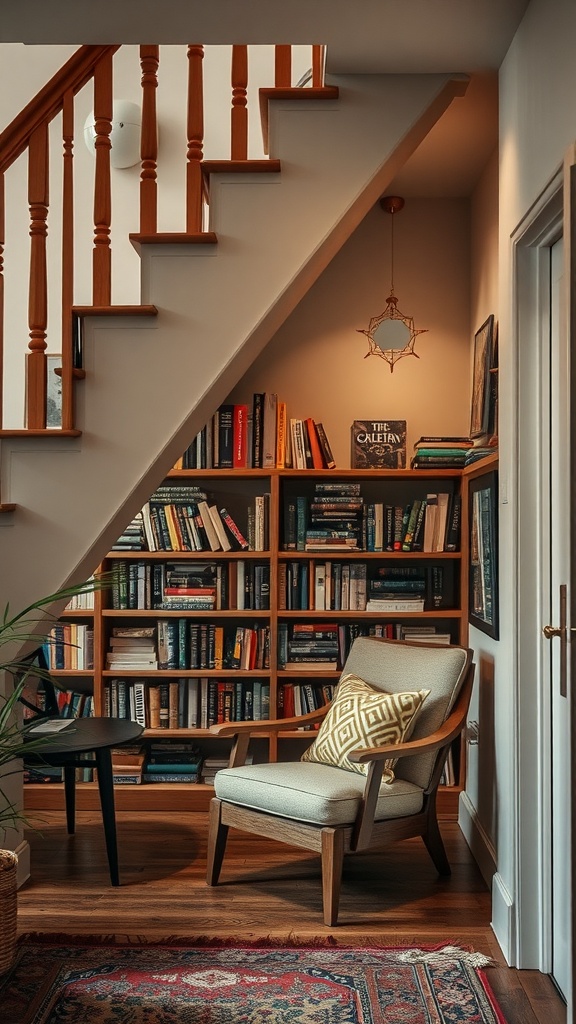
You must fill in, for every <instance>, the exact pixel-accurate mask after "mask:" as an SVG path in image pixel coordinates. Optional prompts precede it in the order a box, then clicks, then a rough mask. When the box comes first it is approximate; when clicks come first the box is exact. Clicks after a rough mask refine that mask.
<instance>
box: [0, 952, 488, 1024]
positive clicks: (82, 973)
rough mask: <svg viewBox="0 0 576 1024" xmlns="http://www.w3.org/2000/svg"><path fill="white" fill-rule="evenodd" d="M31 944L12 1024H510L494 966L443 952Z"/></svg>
mask: <svg viewBox="0 0 576 1024" xmlns="http://www.w3.org/2000/svg"><path fill="white" fill-rule="evenodd" d="M178 941H180V942H182V941H183V940H174V941H173V942H169V943H167V944H162V945H153V944H151V943H147V944H145V945H136V944H130V945H121V944H119V943H118V944H116V943H112V944H110V945H106V944H102V940H98V939H94V940H91V939H90V938H89V937H82V936H80V937H78V938H77V939H75V938H74V937H66V936H61V937H60V941H58V939H51V940H50V939H48V940H47V937H42V936H34V937H33V938H28V939H24V940H23V941H21V943H20V945H19V949H18V955H17V958H16V962H15V964H14V966H13V968H12V969H11V970H10V971H9V972H8V974H6V975H4V977H3V978H2V979H0V1007H1V1009H2V1013H1V1018H2V1021H5V1022H6V1024H80V1022H82V1024H84V1022H86V1024H460V1022H462V1021H466V1022H467V1024H505V1021H504V1017H503V1016H502V1013H501V1011H500V1010H499V1009H498V1006H497V1004H496V1001H495V999H494V996H493V994H492V992H491V989H490V986H489V984H488V982H487V979H486V975H485V972H484V968H485V967H486V966H489V961H488V960H487V958H486V957H484V956H482V955H481V954H478V953H469V952H466V951H465V950H462V949H458V948H456V947H455V946H445V947H443V948H439V949H411V948H406V949H402V948H395V949H389V948H356V949H351V948H348V947H345V946H334V945H332V946H324V945H316V946H312V945H310V946H300V945H294V946H292V945H284V946H277V945H274V946H266V945H265V944H262V945H258V946H243V945H235V946H232V945H226V944H223V945H210V944H204V943H202V942H199V943H198V944H196V945H186V946H184V945H180V944H177V943H178Z"/></svg>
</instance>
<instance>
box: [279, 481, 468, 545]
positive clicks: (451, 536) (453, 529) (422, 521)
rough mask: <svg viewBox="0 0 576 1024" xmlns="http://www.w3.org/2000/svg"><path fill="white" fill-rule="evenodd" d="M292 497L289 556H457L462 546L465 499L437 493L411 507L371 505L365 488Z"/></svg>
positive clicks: (286, 527) (286, 534) (287, 509)
mask: <svg viewBox="0 0 576 1024" xmlns="http://www.w3.org/2000/svg"><path fill="white" fill-rule="evenodd" d="M322 486H323V485H322V484H317V485H316V487H317V490H316V492H315V494H314V495H313V496H312V497H311V498H309V497H308V496H307V495H295V496H294V497H289V498H287V499H286V501H285V503H284V521H283V531H282V536H283V549H284V550H285V551H292V550H296V551H310V552H316V551H324V552H327V551H339V552H342V553H346V552H348V551H359V550H362V551H399V552H408V551H422V552H425V553H428V552H435V551H457V550H458V549H459V547H460V520H461V510H462V502H461V496H460V494H452V493H449V492H437V493H432V492H429V493H428V494H426V495H424V496H423V497H422V498H416V499H414V500H412V501H410V502H407V503H406V504H405V505H388V504H385V503H384V502H373V501H365V500H364V499H363V498H362V496H361V495H360V493H359V490H358V491H356V492H353V490H352V488H356V487H358V488H359V486H360V485H359V484H349V485H347V486H346V485H342V486H341V487H339V489H338V490H334V492H333V493H331V494H327V493H325V492H324V491H323V490H318V488H322Z"/></svg>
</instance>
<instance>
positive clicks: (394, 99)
mask: <svg viewBox="0 0 576 1024" xmlns="http://www.w3.org/2000/svg"><path fill="white" fill-rule="evenodd" d="M330 84H335V85H338V87H339V90H340V98H339V99H338V100H336V101H329V102H325V101H323V102H321V101H310V102H309V103H306V104H305V103H303V102H301V101H300V102H291V101H290V100H288V101H273V103H272V108H271V111H270V155H271V156H272V157H278V158H280V160H281V165H282V170H281V173H280V174H276V175H272V174H270V175H262V174H259V175H250V174H237V175H234V174H230V173H222V174H218V175H216V176H214V178H213V180H212V181H211V189H210V192H211V206H210V213H211V223H210V228H211V230H214V231H215V232H216V233H217V237H218V243H217V244H216V245H197V246H181V245H178V246H166V245H156V244H151V245H147V246H146V247H143V252H142V301H143V302H145V303H153V304H154V305H155V306H156V307H157V308H158V316H157V317H156V318H153V319H150V320H144V319H143V318H122V317H117V318H115V317H106V318H102V319H98V318H97V317H91V318H87V319H86V321H85V343H84V351H85V360H84V365H85V369H86V379H85V381H83V382H82V383H81V384H79V385H77V417H76V420H77V426H78V427H79V428H80V429H81V430H82V436H81V437H79V438H75V439H73V438H56V439H54V438H41V439H38V438H6V439H3V441H2V451H1V467H0V468H1V478H2V499H3V501H6V502H9V501H10V502H15V503H16V505H17V509H16V511H15V512H14V513H11V514H10V515H9V516H8V517H5V519H4V520H2V524H0V525H2V528H0V550H1V565H2V572H1V577H0V578H1V584H0V586H1V588H2V594H1V595H0V600H1V601H2V607H3V606H4V605H5V603H6V602H7V601H9V602H10V606H11V608H13V609H14V610H16V609H18V608H21V607H22V606H23V605H24V604H27V603H28V602H30V601H33V600H34V599H35V598H37V597H39V596H41V595H44V594H47V593H51V592H53V591H54V590H55V589H56V588H57V587H59V586H61V585H62V584H63V583H64V582H68V581H76V580H80V579H83V578H85V577H86V576H87V575H88V574H89V572H90V571H91V570H92V569H93V568H94V566H95V565H97V564H98V563H99V561H100V560H101V559H102V557H103V556H104V555H105V554H106V552H107V551H108V550H109V548H110V546H111V544H112V543H113V542H114V540H115V539H116V537H117V536H118V535H119V534H120V532H121V531H122V529H123V528H124V526H125V525H126V523H127V522H128V521H129V520H130V519H131V517H132V515H133V514H134V512H136V511H137V509H138V508H140V507H141V505H142V504H143V503H144V501H145V500H146V499H147V498H148V496H149V495H150V493H151V492H152V490H153V489H154V487H155V486H156V485H157V484H158V483H159V482H160V481H161V479H162V478H163V476H164V475H165V473H166V471H167V470H168V469H169V468H170V467H171V466H172V465H173V463H174V462H175V460H176V458H177V457H178V456H179V455H180V454H181V452H182V451H183V450H184V448H185V447H186V445H187V444H188V443H189V442H190V440H191V438H192V437H193V436H194V435H195V434H196V432H197V431H198V430H199V429H200V428H201V427H202V426H203V424H204V423H205V422H206V420H207V418H208V417H209V416H210V415H211V414H212V413H213V412H214V410H215V408H216V407H217V406H218V405H219V404H220V403H221V402H222V401H224V399H225V398H226V396H227V394H228V393H229V392H230V390H231V389H232V387H233V386H234V384H235V383H236V382H237V381H238V380H239V379H240V377H241V376H242V374H243V373H244V372H245V371H246V370H247V368H248V367H249V366H250V365H251V363H252V362H253V361H254V359H255V358H256V356H257V355H258V354H259V353H260V352H261V351H262V349H263V348H264V346H265V345H266V344H267V342H268V341H269V340H270V338H272V337H273V335H274V333H275V331H276V330H277V329H278V328H279V327H280V325H281V324H282V323H283V322H284V320H285V319H286V317H287V316H288V315H289V313H290V312H291V311H292V310H293V309H294V308H295V306H296V305H297V304H298V302H299V301H300V299H301V298H302V297H303V296H304V295H305V294H306V292H307V291H308V290H309V289H310V287H311V286H312V284H313V283H314V281H315V280H316V279H317V278H318V276H319V275H320V274H321V272H322V270H324V268H325V267H326V266H327V265H328V263H329V262H330V260H331V259H332V258H333V256H334V255H335V254H336V253H337V252H338V250H339V249H340V247H341V246H342V245H343V243H344V242H345V241H346V239H347V238H348V237H349V236H350V235H351V233H352V232H353V231H354V229H355V228H356V227H357V225H358V224H359V223H360V221H361V220H362V219H363V217H364V216H365V215H366V213H367V212H368V211H369V210H370V208H371V207H372V206H373V205H374V203H375V202H376V201H377V199H378V197H379V196H380V195H382V194H383V192H384V191H385V189H386V187H387V185H388V184H389V182H390V181H391V180H392V178H393V177H394V175H395V174H396V173H397V171H398V169H399V168H400V167H401V166H402V164H403V163H404V162H405V160H406V159H407V157H408V156H409V155H410V153H411V152H413V150H414V149H415V148H416V146H417V145H418V144H419V143H420V142H421V141H422V139H423V138H424V137H425V136H426V134H427V132H428V131H429V129H430V128H431V126H432V125H433V124H434V123H435V121H436V120H437V119H438V117H439V116H440V115H441V114H442V112H443V111H444V110H445V108H446V107H447V106H448V104H449V103H450V102H451V100H452V98H453V97H454V96H455V95H458V94H461V93H462V92H463V91H464V88H465V84H464V82H463V80H462V77H461V76H456V77H454V78H452V77H451V76H448V75H420V76H409V75H386V76H371V75H359V76H342V77H339V78H334V79H332V80H331V82H330ZM115 269H116V272H121V268H120V270H118V268H115Z"/></svg>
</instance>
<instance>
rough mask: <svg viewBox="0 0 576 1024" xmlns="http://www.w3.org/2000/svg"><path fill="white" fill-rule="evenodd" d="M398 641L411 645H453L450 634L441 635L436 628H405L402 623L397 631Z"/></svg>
mask: <svg viewBox="0 0 576 1024" xmlns="http://www.w3.org/2000/svg"><path fill="white" fill-rule="evenodd" d="M396 639H397V640H409V641H410V643H419V644H442V645H448V644H451V643H452V637H451V636H450V633H440V632H438V629H437V628H436V626H403V625H401V624H400V623H399V624H398V626H397V631H396Z"/></svg>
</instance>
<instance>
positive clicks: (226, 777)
mask: <svg viewBox="0 0 576 1024" xmlns="http://www.w3.org/2000/svg"><path fill="white" fill-rule="evenodd" d="M365 785H366V779H365V778H364V776H362V775H357V774H356V773H354V772H347V771H343V770H342V768H332V767H329V766H328V765H325V764H314V763H310V762H306V761H295V762H292V761H290V762H280V763H276V764H254V765H244V766H243V767H240V768H223V769H222V770H221V771H219V772H218V773H217V774H216V778H215V780H214V788H215V792H216V796H217V797H219V798H220V799H221V800H227V801H229V802H230V803H234V804H241V805H242V806H244V807H252V808H254V810H257V811H266V812H267V813H269V814H276V815H278V816H279V817H282V818H293V819H295V820H296V821H305V822H311V823H313V824H316V825H344V824H347V823H350V824H351V823H352V822H353V821H354V820H355V819H356V816H357V814H358V810H359V807H360V801H361V799H362V794H363V792H364V787H365ZM422 802H423V796H422V790H421V789H420V788H419V787H418V786H415V785H413V784H412V783H410V782H404V781H403V780H400V779H396V780H395V781H394V782H391V783H389V784H386V785H383V786H381V787H380V795H379V798H378V805H377V808H376V815H375V817H376V820H381V819H384V818H401V817H403V816H404V815H407V814H417V813H418V811H420V810H421V808H422Z"/></svg>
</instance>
